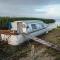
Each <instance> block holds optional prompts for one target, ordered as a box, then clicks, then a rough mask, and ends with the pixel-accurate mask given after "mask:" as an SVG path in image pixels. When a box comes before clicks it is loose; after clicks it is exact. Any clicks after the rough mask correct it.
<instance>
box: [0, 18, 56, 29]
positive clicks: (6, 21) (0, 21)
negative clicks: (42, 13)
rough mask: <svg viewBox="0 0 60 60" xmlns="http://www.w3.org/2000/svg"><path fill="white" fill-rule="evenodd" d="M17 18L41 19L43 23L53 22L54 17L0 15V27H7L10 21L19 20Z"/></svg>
mask: <svg viewBox="0 0 60 60" xmlns="http://www.w3.org/2000/svg"><path fill="white" fill-rule="evenodd" d="M19 20H41V21H43V22H44V23H47V24H49V23H54V22H55V20H54V19H43V18H33V17H29V18H27V17H0V29H9V27H11V26H10V22H13V21H19Z"/></svg>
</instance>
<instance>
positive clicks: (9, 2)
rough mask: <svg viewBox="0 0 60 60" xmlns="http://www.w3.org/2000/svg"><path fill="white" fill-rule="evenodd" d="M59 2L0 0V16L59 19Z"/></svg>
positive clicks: (46, 0) (50, 0)
mask: <svg viewBox="0 0 60 60" xmlns="http://www.w3.org/2000/svg"><path fill="white" fill-rule="evenodd" d="M59 7H60V0H0V16H27V17H43V18H60V14H59V12H60V8H59Z"/></svg>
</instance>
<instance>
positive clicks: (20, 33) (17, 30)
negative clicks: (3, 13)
mask: <svg viewBox="0 0 60 60" xmlns="http://www.w3.org/2000/svg"><path fill="white" fill-rule="evenodd" d="M11 26H12V27H11V29H10V30H4V31H3V32H2V31H0V33H1V39H2V40H4V41H7V42H8V44H10V45H19V44H21V43H23V42H25V41H27V40H30V39H29V38H26V37H25V36H24V34H29V35H31V36H38V35H42V34H44V33H48V31H49V30H48V24H45V23H44V22H43V21H40V20H21V21H14V22H11Z"/></svg>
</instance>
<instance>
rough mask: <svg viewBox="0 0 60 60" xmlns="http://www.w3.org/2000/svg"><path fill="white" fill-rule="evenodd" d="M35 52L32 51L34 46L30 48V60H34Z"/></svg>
mask: <svg viewBox="0 0 60 60" xmlns="http://www.w3.org/2000/svg"><path fill="white" fill-rule="evenodd" d="M34 55H35V51H34V45H32V46H31V60H35V59H34V58H35V57H34Z"/></svg>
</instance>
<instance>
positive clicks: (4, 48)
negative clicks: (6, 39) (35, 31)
mask: <svg viewBox="0 0 60 60" xmlns="http://www.w3.org/2000/svg"><path fill="white" fill-rule="evenodd" d="M39 37H40V38H41V39H44V40H46V41H49V42H51V43H54V44H57V45H58V46H60V27H58V28H57V29H54V30H52V31H50V32H49V33H48V34H44V35H42V36H39ZM30 43H31V45H35V51H36V52H37V51H38V50H40V49H41V48H46V50H45V51H44V53H43V54H42V55H43V56H44V55H46V54H47V53H48V55H50V56H53V57H55V60H60V52H59V51H56V50H54V49H52V48H47V47H46V46H44V45H41V44H38V43H36V42H34V41H32V42H30ZM31 45H30V44H29V42H25V43H23V44H22V45H18V46H11V45H0V60H7V59H6V58H8V57H11V56H13V55H15V56H14V57H13V59H16V60H17V59H18V58H23V57H27V56H28V54H27V52H25V53H24V54H20V52H22V51H26V50H28V49H31ZM29 52H30V50H29ZM15 53H17V54H15ZM40 55H41V54H40Z"/></svg>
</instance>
